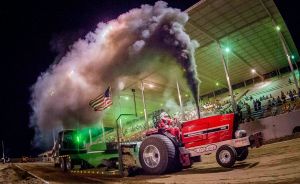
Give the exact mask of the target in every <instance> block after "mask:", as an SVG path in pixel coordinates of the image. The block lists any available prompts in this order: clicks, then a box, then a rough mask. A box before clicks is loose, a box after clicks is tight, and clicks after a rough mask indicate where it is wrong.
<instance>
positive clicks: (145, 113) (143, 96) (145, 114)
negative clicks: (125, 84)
mask: <svg viewBox="0 0 300 184" xmlns="http://www.w3.org/2000/svg"><path fill="white" fill-rule="evenodd" d="M141 89H142V99H143V106H144V117H145V124H146V128H147V130H149V124H148V118H147V110H146V103H145V95H144V83H143V81H141Z"/></svg>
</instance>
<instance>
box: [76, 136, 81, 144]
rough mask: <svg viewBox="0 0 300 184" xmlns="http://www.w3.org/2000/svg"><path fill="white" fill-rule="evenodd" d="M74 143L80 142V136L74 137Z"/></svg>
mask: <svg viewBox="0 0 300 184" xmlns="http://www.w3.org/2000/svg"><path fill="white" fill-rule="evenodd" d="M76 141H77V142H78V143H79V142H80V136H78V135H77V136H76Z"/></svg>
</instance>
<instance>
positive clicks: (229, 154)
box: [216, 145, 237, 168]
mask: <svg viewBox="0 0 300 184" xmlns="http://www.w3.org/2000/svg"><path fill="white" fill-rule="evenodd" d="M236 157H237V153H236V150H235V149H234V148H233V147H232V146H229V145H223V146H221V147H220V148H219V149H218V150H217V153H216V159H217V162H218V164H219V165H220V166H222V167H226V168H230V167H232V166H233V165H234V163H235V161H236Z"/></svg>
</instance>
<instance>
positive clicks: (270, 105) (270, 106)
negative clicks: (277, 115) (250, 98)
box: [267, 100, 272, 110]
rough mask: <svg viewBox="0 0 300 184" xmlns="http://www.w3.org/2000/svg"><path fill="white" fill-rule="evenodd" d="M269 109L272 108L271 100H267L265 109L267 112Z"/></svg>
mask: <svg viewBox="0 0 300 184" xmlns="http://www.w3.org/2000/svg"><path fill="white" fill-rule="evenodd" d="M271 108H272V102H271V100H268V107H267V109H268V110H269V109H271Z"/></svg>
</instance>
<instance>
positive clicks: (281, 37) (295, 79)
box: [278, 31, 299, 93]
mask: <svg viewBox="0 0 300 184" xmlns="http://www.w3.org/2000/svg"><path fill="white" fill-rule="evenodd" d="M278 36H279V39H280V42H281V44H282V48H283V50H284V53H285V55H286V57H287V60H288V63H289V65H290V69H291V72H292V75H293V78H294V83H295V86H296V88H297V89H296V90H297V93H299V85H298V80H297V78H296V75H295V72H294V67H293V64H292V61H291V56H290V55H289V53H288V50H287V46H286V45H285V41H284V39H283V36H282V33H281V32H280V31H278Z"/></svg>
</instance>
